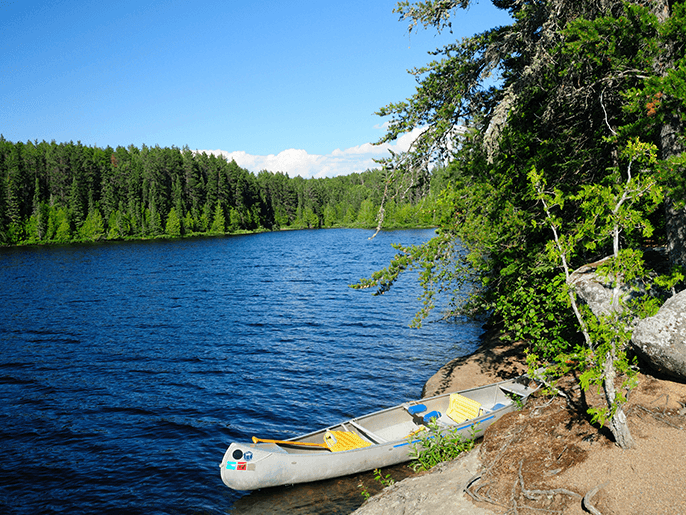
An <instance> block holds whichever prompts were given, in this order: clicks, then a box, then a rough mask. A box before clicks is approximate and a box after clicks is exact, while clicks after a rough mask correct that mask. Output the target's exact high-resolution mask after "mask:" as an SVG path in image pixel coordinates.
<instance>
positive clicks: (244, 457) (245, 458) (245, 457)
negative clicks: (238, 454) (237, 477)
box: [243, 451, 252, 461]
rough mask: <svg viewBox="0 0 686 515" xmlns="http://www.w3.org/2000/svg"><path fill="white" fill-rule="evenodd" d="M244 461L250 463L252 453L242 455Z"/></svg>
mask: <svg viewBox="0 0 686 515" xmlns="http://www.w3.org/2000/svg"><path fill="white" fill-rule="evenodd" d="M243 459H244V460H245V461H250V460H251V459H252V452H250V451H248V452H246V453H245V454H244V455H243Z"/></svg>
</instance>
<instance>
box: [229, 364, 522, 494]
mask: <svg viewBox="0 0 686 515" xmlns="http://www.w3.org/2000/svg"><path fill="white" fill-rule="evenodd" d="M523 379H526V376H520V377H517V378H514V379H510V380H505V381H500V382H498V383H493V384H489V385H483V386H479V387H475V388H470V389H467V390H461V391H460V392H451V393H460V394H462V395H466V396H468V397H469V395H470V394H477V397H478V396H479V395H481V396H482V397H484V396H485V395H486V394H490V392H489V390H492V391H493V392H494V394H493V397H494V398H496V396H497V395H499V397H498V398H501V397H502V396H503V395H502V394H498V392H499V391H500V387H501V386H503V385H507V384H512V383H519V384H521V381H522V380H523ZM522 386H523V385H522ZM528 390H529V388H528V387H523V388H520V391H521V392H525V393H524V394H522V393H520V392H515V394H517V395H519V396H520V397H522V398H523V399H524V400H525V399H526V398H527V397H528V396H529V395H530V394H531V392H532V391H533V390H531V391H528ZM451 393H444V394H439V395H434V396H432V397H426V398H424V399H421V400H417V401H410V402H409V403H404V404H400V405H396V406H392V407H389V408H385V409H382V410H378V411H375V412H372V413H369V414H366V415H363V416H360V417H355V418H351V419H348V420H345V421H343V422H339V423H338V424H334V425H331V426H328V427H326V428H324V429H318V430H316V431H312V432H310V433H306V434H304V435H299V436H295V437H293V438H289V439H286V440H283V443H281V444H262V443H242V442H234V443H232V444H230V445H229V447H228V449H227V450H226V452H225V454H224V458H223V459H222V462H221V464H220V468H221V477H222V481H223V482H224V484H226V486H228V487H229V488H232V489H235V490H241V491H247V490H255V489H259V488H265V487H271V486H279V485H284V484H295V483H303V482H310V481H318V480H322V479H330V478H334V477H339V476H344V475H349V474H356V473H359V472H364V471H367V470H372V469H375V468H382V467H386V466H390V465H395V464H398V463H402V462H404V461H408V460H410V459H411V458H410V457H409V454H410V451H411V449H412V446H413V445H414V444H416V443H419V442H421V438H414V439H410V438H409V437H410V434H411V433H406V434H405V435H404V436H403V437H402V438H392V439H391V438H389V439H388V440H387V441H383V442H381V443H377V442H375V441H374V439H373V438H371V437H369V436H368V435H365V432H369V433H370V434H371V435H372V436H373V437H376V438H379V439H381V440H385V439H384V437H383V434H382V435H377V434H376V433H377V432H381V431H382V430H381V429H378V428H376V427H372V428H371V429H370V428H367V427H366V425H365V421H366V422H367V423H371V424H372V425H374V422H376V424H382V423H384V422H388V421H393V420H398V419H401V418H403V417H405V420H403V422H402V424H406V425H407V421H409V420H410V419H407V417H409V416H410V415H409V413H407V411H406V410H405V406H406V405H408V404H409V405H412V404H427V405H429V406H434V405H436V404H437V403H440V402H441V401H443V400H444V399H449V398H450V395H451ZM503 394H504V390H503ZM508 397H509V396H508ZM515 409H516V405H515V403H514V402H509V403H507V404H503V405H502V406H501V407H498V408H497V409H494V410H488V411H486V412H485V413H482V414H481V415H479V416H478V417H475V418H473V419H470V420H466V421H464V422H461V423H458V424H450V425H447V426H442V428H441V430H445V431H448V430H451V431H454V432H455V433H457V434H463V435H464V436H466V437H471V436H473V437H475V438H478V437H480V436H481V435H483V432H484V431H485V430H486V429H487V428H488V426H490V425H491V424H492V423H494V422H495V421H496V420H498V419H499V418H500V417H502V416H503V415H505V414H506V413H508V412H511V411H514V410H515ZM346 426H348V427H350V429H355V432H356V433H358V434H360V435H361V436H363V437H365V438H366V439H367V440H369V441H370V443H371V445H370V446H367V447H361V448H357V449H350V450H344V451H338V452H331V451H330V450H328V449H322V448H312V447H303V446H298V442H305V441H315V440H316V441H321V438H323V435H324V433H325V432H326V431H330V430H340V429H342V428H345V427H346ZM475 426H481V427H479V428H478V429H477V430H476V431H474V429H473V428H474V427H475ZM388 427H390V426H387V428H388ZM416 427H417V428H418V429H419V428H421V427H426V426H425V425H417V426H416ZM289 442H292V444H289ZM236 451H241V452H240V453H237V452H236ZM239 454H241V455H243V454H245V455H248V454H249V455H250V458H248V459H252V460H253V461H251V462H248V463H249V464H250V465H246V463H244V462H238V461H236V460H235V456H237V455H239ZM253 455H254V458H253ZM232 456H233V457H232ZM238 465H240V466H243V467H244V468H239V469H238V470H239V471H246V469H247V470H248V471H250V470H252V471H253V472H238V471H237V470H236V468H232V467H236V466H238ZM250 467H252V468H250ZM256 470H260V473H255V471H256Z"/></svg>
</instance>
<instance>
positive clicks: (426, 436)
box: [408, 420, 474, 472]
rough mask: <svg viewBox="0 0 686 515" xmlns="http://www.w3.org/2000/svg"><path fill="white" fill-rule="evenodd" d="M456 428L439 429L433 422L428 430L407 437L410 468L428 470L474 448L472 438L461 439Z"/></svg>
mask: <svg viewBox="0 0 686 515" xmlns="http://www.w3.org/2000/svg"><path fill="white" fill-rule="evenodd" d="M458 432H459V430H458V429H457V428H448V429H446V428H441V427H439V426H438V423H437V422H436V421H435V420H434V421H432V422H430V423H429V424H428V429H426V430H423V431H420V432H419V433H416V434H414V435H411V436H409V437H408V439H409V441H410V445H411V448H412V450H411V451H410V457H411V458H412V460H413V461H412V462H411V463H410V468H412V470H414V471H415V472H417V471H422V470H429V469H430V468H432V467H434V466H436V465H438V464H439V463H442V462H444V461H449V460H452V459H455V458H457V457H458V456H459V455H460V454H462V453H464V452H469V451H471V450H472V449H473V448H474V438H471V439H469V438H466V439H465V438H463V437H462V436H461V435H459V434H458Z"/></svg>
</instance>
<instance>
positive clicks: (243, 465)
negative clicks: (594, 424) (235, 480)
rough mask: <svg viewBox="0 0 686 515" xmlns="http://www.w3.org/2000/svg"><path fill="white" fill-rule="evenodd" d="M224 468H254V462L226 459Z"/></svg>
mask: <svg viewBox="0 0 686 515" xmlns="http://www.w3.org/2000/svg"><path fill="white" fill-rule="evenodd" d="M226 470H255V464H254V463H246V462H245V461H227V462H226Z"/></svg>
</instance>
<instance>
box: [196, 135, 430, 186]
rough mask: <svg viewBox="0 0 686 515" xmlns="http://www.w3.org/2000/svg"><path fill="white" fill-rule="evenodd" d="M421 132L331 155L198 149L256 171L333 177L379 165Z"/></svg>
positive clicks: (402, 148) (408, 146)
mask: <svg viewBox="0 0 686 515" xmlns="http://www.w3.org/2000/svg"><path fill="white" fill-rule="evenodd" d="M379 128H383V127H379ZM421 131H422V129H415V130H414V131H412V132H410V133H408V134H405V135H403V136H401V137H400V138H398V140H397V141H395V142H393V143H392V144H389V143H384V144H383V145H372V144H371V143H364V144H362V145H358V146H356V147H350V148H347V149H345V150H341V149H338V148H337V149H336V150H334V151H333V152H331V153H330V154H325V155H321V154H308V153H307V151H305V150H302V149H296V148H289V149H287V150H283V151H282V152H279V153H278V154H276V155H275V154H269V155H267V156H255V155H251V154H248V153H246V152H243V151H242V150H238V151H235V152H227V151H226V150H198V151H197V152H206V153H208V154H214V155H223V156H225V157H226V158H227V159H228V160H229V161H231V160H232V159H233V160H235V161H236V163H237V164H238V166H240V167H241V168H246V169H248V170H251V171H253V172H259V171H261V170H269V171H270V172H284V173H286V174H288V176H289V177H294V176H296V175H300V176H302V177H305V178H310V177H334V176H337V175H348V174H351V173H355V172H358V173H359V172H364V171H365V170H367V169H372V168H377V167H378V165H377V163H375V162H374V161H373V159H381V158H383V157H389V156H390V154H389V152H388V150H389V149H390V150H392V151H393V152H395V153H398V152H404V151H406V150H407V149H408V148H410V145H411V144H412V142H413V141H414V140H415V138H416V137H417V136H418V135H419V134H420V133H421Z"/></svg>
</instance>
